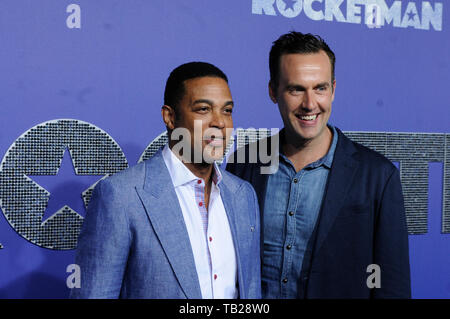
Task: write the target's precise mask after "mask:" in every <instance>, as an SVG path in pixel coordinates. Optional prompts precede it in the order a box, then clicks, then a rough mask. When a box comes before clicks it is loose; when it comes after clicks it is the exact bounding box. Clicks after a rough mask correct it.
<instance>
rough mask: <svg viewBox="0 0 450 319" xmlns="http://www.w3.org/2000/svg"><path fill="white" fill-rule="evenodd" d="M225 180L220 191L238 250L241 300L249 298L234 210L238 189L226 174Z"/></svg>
mask: <svg viewBox="0 0 450 319" xmlns="http://www.w3.org/2000/svg"><path fill="white" fill-rule="evenodd" d="M223 176H224V179H223V180H222V183H221V184H220V185H219V189H220V196H221V197H222V202H223V206H224V207H225V212H226V213H227V217H228V223H229V224H230V229H231V235H232V237H233V244H234V249H235V250H236V260H237V272H238V283H239V298H240V299H245V298H246V297H247V294H246V289H245V282H244V280H243V279H244V277H243V271H242V261H241V256H240V251H241V249H240V242H241V240H240V231H239V230H238V229H237V226H236V215H235V214H236V212H235V210H234V209H233V207H234V206H235V205H234V199H233V198H234V196H233V194H234V193H235V191H237V189H234V188H233V187H232V186H233V185H231V183H229V185H227V184H228V183H227V180H228V178H226V177H225V174H223ZM229 186H230V187H231V188H232V189H229V188H228V187H229Z"/></svg>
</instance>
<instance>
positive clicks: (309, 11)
mask: <svg viewBox="0 0 450 319" xmlns="http://www.w3.org/2000/svg"><path fill="white" fill-rule="evenodd" d="M313 2H320V3H323V0H304V3H303V10H305V14H306V16H307V17H308V18H310V19H311V20H316V21H319V20H323V19H324V17H325V15H324V14H323V11H316V10H314V9H313V7H312V4H313Z"/></svg>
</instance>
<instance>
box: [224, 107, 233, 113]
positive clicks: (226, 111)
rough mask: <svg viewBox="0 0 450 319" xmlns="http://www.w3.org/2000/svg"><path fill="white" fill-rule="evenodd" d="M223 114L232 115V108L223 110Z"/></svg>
mask: <svg viewBox="0 0 450 319" xmlns="http://www.w3.org/2000/svg"><path fill="white" fill-rule="evenodd" d="M225 113H228V114H231V113H233V108H232V107H227V108H226V109H225Z"/></svg>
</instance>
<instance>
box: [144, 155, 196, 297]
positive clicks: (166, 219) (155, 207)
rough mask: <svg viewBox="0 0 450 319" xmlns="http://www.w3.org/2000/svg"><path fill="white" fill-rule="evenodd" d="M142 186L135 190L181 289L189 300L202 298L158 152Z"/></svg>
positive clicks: (186, 237)
mask: <svg viewBox="0 0 450 319" xmlns="http://www.w3.org/2000/svg"><path fill="white" fill-rule="evenodd" d="M145 174H146V177H145V182H144V186H143V187H142V188H138V187H137V188H136V191H137V193H138V195H139V197H140V199H141V200H142V203H143V205H144V206H145V211H146V213H147V216H148V218H149V220H150V222H151V224H152V226H153V228H154V230H155V233H156V235H157V237H158V239H159V241H160V242H161V245H162V247H163V249H164V252H165V254H166V256H167V259H168V260H169V263H170V265H171V266H172V269H173V271H174V273H175V276H176V277H177V279H178V282H179V283H180V286H181V288H182V289H183V291H184V293H185V294H186V297H187V298H190V299H201V298H202V294H201V289H200V284H199V281H198V276H197V270H196V267H195V261H194V255H193V253H192V247H191V243H190V240H189V235H188V232H187V229H186V225H185V223H184V218H183V214H182V212H181V207H180V205H179V203H178V198H177V195H176V193H175V190H174V188H173V184H172V180H171V178H170V175H169V171H168V170H167V167H166V165H165V163H164V159H163V157H162V154H161V151H159V152H157V153H156V154H155V155H154V156H153V158H151V159H150V160H148V161H146V173H145Z"/></svg>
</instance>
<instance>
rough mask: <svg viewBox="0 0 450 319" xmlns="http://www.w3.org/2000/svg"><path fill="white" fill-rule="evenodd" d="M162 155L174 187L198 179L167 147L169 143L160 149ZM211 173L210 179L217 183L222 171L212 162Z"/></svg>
mask: <svg viewBox="0 0 450 319" xmlns="http://www.w3.org/2000/svg"><path fill="white" fill-rule="evenodd" d="M162 156H163V158H164V162H165V163H166V166H167V169H168V170H169V174H170V177H171V179H172V183H173V186H174V187H178V186H181V185H184V184H187V183H191V182H193V181H197V180H199V178H198V177H197V176H195V175H194V173H192V172H191V171H190V170H189V169H188V168H187V167H186V165H184V164H183V162H182V161H181V160H180V159H179V158H178V157H177V156H176V155H175V154H174V153H173V152H172V150H171V149H170V148H169V144H166V145H165V146H164V148H163V150H162ZM213 168H214V169H213V173H212V180H213V182H214V184H216V185H218V184H219V183H220V182H221V181H222V173H221V172H220V170H219V167H218V166H217V163H215V162H214V166H213Z"/></svg>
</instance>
